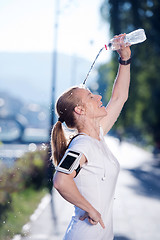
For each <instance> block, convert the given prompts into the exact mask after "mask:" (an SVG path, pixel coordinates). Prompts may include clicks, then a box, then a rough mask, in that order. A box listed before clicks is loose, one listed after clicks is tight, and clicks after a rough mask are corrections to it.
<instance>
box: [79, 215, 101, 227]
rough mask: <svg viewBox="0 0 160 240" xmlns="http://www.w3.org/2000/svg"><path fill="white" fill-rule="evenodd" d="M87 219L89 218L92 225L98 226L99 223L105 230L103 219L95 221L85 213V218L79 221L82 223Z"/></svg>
mask: <svg viewBox="0 0 160 240" xmlns="http://www.w3.org/2000/svg"><path fill="white" fill-rule="evenodd" d="M86 218H88V221H89V223H91V224H92V225H97V223H98V222H99V224H100V225H101V227H102V228H103V229H104V228H105V225H104V222H103V220H102V218H100V219H99V220H97V221H96V220H94V219H92V218H91V217H90V216H88V213H85V214H84V215H83V216H81V217H80V218H79V219H80V220H81V221H84V220H85V219H86Z"/></svg>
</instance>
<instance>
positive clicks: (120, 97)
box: [100, 34, 131, 134]
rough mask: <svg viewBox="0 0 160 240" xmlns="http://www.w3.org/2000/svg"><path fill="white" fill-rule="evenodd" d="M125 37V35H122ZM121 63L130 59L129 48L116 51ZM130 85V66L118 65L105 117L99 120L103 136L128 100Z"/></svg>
mask: <svg viewBox="0 0 160 240" xmlns="http://www.w3.org/2000/svg"><path fill="white" fill-rule="evenodd" d="M122 36H125V34H122ZM117 52H118V53H119V55H120V57H121V60H122V61H127V60H129V59H130V57H131V50H130V47H124V46H123V45H122V46H121V49H120V50H118V51H117ZM129 84H130V64H127V65H122V64H119V69H118V73H117V76H116V79H115V81H114V84H113V90H112V96H111V98H110V101H109V103H108V105H107V106H106V110H107V116H105V117H104V118H103V119H102V120H101V123H100V124H101V126H102V128H103V131H104V134H106V133H107V132H108V131H109V130H110V129H111V128H112V126H113V124H114V123H115V121H116V120H117V118H118V116H119V114H120V112H121V110H122V108H123V105H124V103H125V102H126V100H127V98H128V92H129Z"/></svg>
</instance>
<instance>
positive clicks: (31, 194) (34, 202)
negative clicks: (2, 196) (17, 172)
mask: <svg viewBox="0 0 160 240" xmlns="http://www.w3.org/2000/svg"><path fill="white" fill-rule="evenodd" d="M47 192H48V191H47V190H46V189H40V190H35V189H33V188H28V189H26V190H24V191H22V192H19V193H13V194H12V203H11V209H10V210H8V211H7V214H6V220H5V221H3V222H2V223H0V240H10V239H11V238H13V236H14V235H15V234H20V233H21V230H22V227H23V225H24V224H26V223H27V222H28V221H29V217H30V215H31V214H32V213H33V212H34V210H35V209H36V208H37V206H38V204H39V203H40V200H41V199H42V198H43V197H44V196H45V194H46V193H47Z"/></svg>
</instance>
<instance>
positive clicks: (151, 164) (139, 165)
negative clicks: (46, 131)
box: [14, 137, 160, 240]
mask: <svg viewBox="0 0 160 240" xmlns="http://www.w3.org/2000/svg"><path fill="white" fill-rule="evenodd" d="M106 141H107V143H108V145H109V146H110V148H111V150H113V152H114V154H115V155H116V157H117V158H118V159H119V161H120V163H121V172H120V175H119V179H118V184H117V189H116V194H115V204H114V232H115V240H160V201H159V200H160V183H159V179H160V177H159V176H160V167H158V166H157V164H156V161H155V159H153V157H152V155H151V154H149V153H148V152H146V151H144V150H142V149H140V148H138V147H136V146H133V145H131V144H129V143H125V142H122V143H121V145H120V144H119V142H118V140H115V139H113V138H111V137H106ZM53 196H54V198H53V203H54V204H53V203H52V201H50V196H46V198H48V203H47V202H46V204H45V205H46V206H45V207H44V210H42V211H41V213H40V214H39V215H38V217H36V220H35V221H31V226H30V234H29V235H27V236H26V237H23V238H20V237H19V239H21V240H62V239H63V235H64V232H65V229H66V227H67V225H68V223H69V220H70V217H71V215H72V212H73V207H72V205H71V204H69V203H67V202H66V201H65V200H63V199H62V197H61V196H60V195H59V194H58V193H57V192H56V191H54V192H53ZM42 205H43V204H42ZM53 206H54V208H53ZM52 212H54V216H53V215H52ZM33 218H34V217H33ZM14 240H16V238H15V239H14ZM17 240H18V236H17ZM82 240H83V239H82ZM97 240H98V239H97ZM106 240H107V239H106Z"/></svg>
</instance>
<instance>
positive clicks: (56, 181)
mask: <svg viewBox="0 0 160 240" xmlns="http://www.w3.org/2000/svg"><path fill="white" fill-rule="evenodd" d="M63 186H64V180H63V178H62V177H61V176H59V174H57V173H56V175H55V176H54V178H53V187H54V188H55V189H56V190H57V191H61V189H63Z"/></svg>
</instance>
